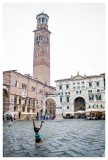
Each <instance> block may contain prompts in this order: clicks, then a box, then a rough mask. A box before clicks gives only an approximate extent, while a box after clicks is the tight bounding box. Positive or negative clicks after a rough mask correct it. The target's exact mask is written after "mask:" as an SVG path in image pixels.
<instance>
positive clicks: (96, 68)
mask: <svg viewBox="0 0 108 160" xmlns="http://www.w3.org/2000/svg"><path fill="white" fill-rule="evenodd" d="M43 10H44V13H46V14H48V16H49V22H48V26H49V30H50V31H51V32H52V34H51V41H50V55H51V85H53V86H55V82H54V81H55V80H58V79H64V78H70V77H71V75H73V76H76V74H77V71H79V74H80V75H82V76H83V75H84V73H85V74H86V75H98V74H101V73H104V72H105V5H104V3H87V4H86V3H59V4H57V3H51V4H50V3H47V4H44V3H41V4H39V3H29V4H28V3H24V4H22V3H21V4H20V3H18V4H17V3H15V4H14V3H10V4H4V6H3V42H4V51H3V66H2V70H3V71H7V70H17V71H18V72H20V73H21V74H28V73H29V74H30V75H33V48H34V46H33V45H34V33H33V30H34V29H36V26H37V24H36V15H37V14H39V13H41V12H42V11H43Z"/></svg>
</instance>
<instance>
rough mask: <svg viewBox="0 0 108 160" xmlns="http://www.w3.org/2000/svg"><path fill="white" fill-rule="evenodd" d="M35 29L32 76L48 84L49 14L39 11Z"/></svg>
mask: <svg viewBox="0 0 108 160" xmlns="http://www.w3.org/2000/svg"><path fill="white" fill-rule="evenodd" d="M36 19H37V29H36V30H34V31H33V32H34V56H33V77H34V78H37V79H38V80H39V81H41V82H43V83H45V84H47V85H50V34H51V32H50V31H49V30H48V19H49V16H48V15H47V14H45V13H43V12H42V13H40V14H38V15H37V16H36Z"/></svg>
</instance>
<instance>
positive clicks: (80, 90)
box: [56, 74, 105, 117]
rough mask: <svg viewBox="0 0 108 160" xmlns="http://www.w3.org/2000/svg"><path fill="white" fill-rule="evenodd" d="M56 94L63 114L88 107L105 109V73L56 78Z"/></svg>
mask: <svg viewBox="0 0 108 160" xmlns="http://www.w3.org/2000/svg"><path fill="white" fill-rule="evenodd" d="M56 94H58V95H60V102H61V105H62V113H63V116H64V117H66V116H70V117H71V116H74V112H76V111H79V110H84V111H86V110H87V109H88V108H103V109H105V74H100V75H93V76H86V75H84V76H81V75H79V74H77V75H76V76H72V77H71V78H68V79H61V80H56Z"/></svg>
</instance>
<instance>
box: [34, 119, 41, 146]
mask: <svg viewBox="0 0 108 160" xmlns="http://www.w3.org/2000/svg"><path fill="white" fill-rule="evenodd" d="M42 123H43V121H41V125H40V128H37V127H36V126H35V122H34V118H33V126H34V132H35V146H36V147H37V145H36V143H40V142H41V143H42V139H41V137H40V135H39V130H40V129H41V127H42Z"/></svg>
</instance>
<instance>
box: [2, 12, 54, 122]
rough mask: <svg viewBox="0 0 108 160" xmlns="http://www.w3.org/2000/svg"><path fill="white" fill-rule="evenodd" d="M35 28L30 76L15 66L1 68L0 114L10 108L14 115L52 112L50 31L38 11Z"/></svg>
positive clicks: (33, 115) (46, 16)
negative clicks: (0, 98)
mask: <svg viewBox="0 0 108 160" xmlns="http://www.w3.org/2000/svg"><path fill="white" fill-rule="evenodd" d="M36 19H37V28H36V30H34V31H33V32H34V53H33V54H34V56H33V77H31V76H30V75H22V74H20V73H18V72H17V71H16V70H11V71H5V72H3V114H4V115H6V114H7V113H9V112H11V114H13V115H15V116H16V118H21V119H22V118H23V119H25V118H27V116H30V117H36V116H39V115H41V114H54V113H55V110H56V103H55V102H54V100H53V99H51V98H49V99H47V101H45V104H44V106H45V110H44V113H43V101H44V97H45V96H47V95H54V94H55V93H56V89H55V87H52V86H50V34H51V32H50V31H49V30H48V19H49V16H48V15H47V14H45V13H40V14H38V15H37V16H36Z"/></svg>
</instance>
